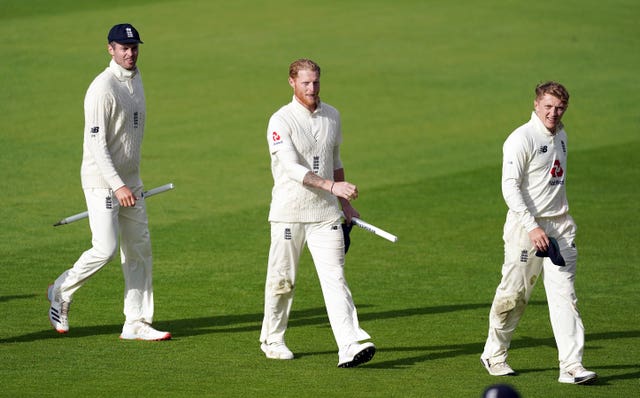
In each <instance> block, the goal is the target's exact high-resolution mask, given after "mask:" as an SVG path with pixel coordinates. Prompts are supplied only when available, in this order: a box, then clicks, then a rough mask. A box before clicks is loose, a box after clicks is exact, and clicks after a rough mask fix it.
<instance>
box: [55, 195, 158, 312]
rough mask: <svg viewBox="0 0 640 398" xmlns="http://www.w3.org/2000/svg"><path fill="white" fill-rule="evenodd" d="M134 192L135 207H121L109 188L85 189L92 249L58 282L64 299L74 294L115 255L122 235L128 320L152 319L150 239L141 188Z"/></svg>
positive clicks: (121, 252)
mask: <svg viewBox="0 0 640 398" xmlns="http://www.w3.org/2000/svg"><path fill="white" fill-rule="evenodd" d="M132 191H133V192H134V193H135V194H136V196H137V197H138V198H140V199H138V200H137V201H136V204H135V206H134V207H121V206H120V204H119V202H118V199H117V198H116V196H115V194H114V193H113V191H112V190H110V189H100V188H91V189H85V190H84V194H85V198H86V201H87V209H88V213H89V225H90V227H91V234H92V240H91V242H92V245H93V247H91V249H89V250H87V251H85V252H84V253H82V255H81V256H80V258H79V259H78V260H77V261H76V263H75V264H74V265H73V267H72V268H70V269H68V270H67V271H65V272H64V273H62V275H60V277H58V279H57V280H56V281H55V285H54V287H55V288H56V289H60V296H61V298H62V300H63V301H69V302H71V301H72V297H73V294H74V293H75V292H76V291H77V290H78V289H79V288H80V287H82V285H83V284H84V283H85V282H86V281H87V280H88V279H89V278H90V277H91V276H92V275H94V274H95V273H96V272H98V271H99V270H100V269H101V268H102V267H104V266H105V265H106V264H107V263H108V262H109V261H111V259H113V257H114V256H115V254H116V250H117V249H118V235H119V236H120V260H121V263H122V272H123V274H124V283H125V289H124V315H125V319H126V322H134V321H144V322H148V323H151V322H152V321H153V284H152V277H151V275H152V258H151V239H150V236H149V227H148V222H147V210H146V205H145V200H144V198H142V187H135V188H133V189H132Z"/></svg>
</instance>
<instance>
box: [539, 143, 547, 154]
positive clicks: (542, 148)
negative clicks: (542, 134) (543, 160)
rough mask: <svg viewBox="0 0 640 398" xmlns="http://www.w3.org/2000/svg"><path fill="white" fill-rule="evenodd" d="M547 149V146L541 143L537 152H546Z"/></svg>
mask: <svg viewBox="0 0 640 398" xmlns="http://www.w3.org/2000/svg"><path fill="white" fill-rule="evenodd" d="M548 150H549V149H548V148H547V146H546V145H543V146H541V147H540V149H538V153H547V151H548Z"/></svg>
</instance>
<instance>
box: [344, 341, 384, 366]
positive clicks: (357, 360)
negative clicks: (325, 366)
mask: <svg viewBox="0 0 640 398" xmlns="http://www.w3.org/2000/svg"><path fill="white" fill-rule="evenodd" d="M375 354H376V347H374V346H371V347H367V348H365V349H364V350H362V351H360V352H359V353H357V354H356V355H354V356H353V359H352V360H351V361H349V362H345V363H340V364H338V367H339V368H355V367H356V366H358V365H362V364H363V363H367V362H369V361H370V360H372V359H373V356H374V355H375Z"/></svg>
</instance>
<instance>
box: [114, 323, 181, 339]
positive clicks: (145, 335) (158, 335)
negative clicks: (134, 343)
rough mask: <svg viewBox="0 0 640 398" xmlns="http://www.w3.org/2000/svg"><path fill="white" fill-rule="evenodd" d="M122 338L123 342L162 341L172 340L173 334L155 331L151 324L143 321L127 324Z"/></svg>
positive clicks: (123, 329)
mask: <svg viewBox="0 0 640 398" xmlns="http://www.w3.org/2000/svg"><path fill="white" fill-rule="evenodd" d="M120 338H121V339H123V340H146V341H160V340H171V333H169V332H161V331H160V330H155V329H154V328H152V327H151V325H150V324H148V323H146V322H142V321H135V322H132V323H125V324H124V326H123V327H122V334H120Z"/></svg>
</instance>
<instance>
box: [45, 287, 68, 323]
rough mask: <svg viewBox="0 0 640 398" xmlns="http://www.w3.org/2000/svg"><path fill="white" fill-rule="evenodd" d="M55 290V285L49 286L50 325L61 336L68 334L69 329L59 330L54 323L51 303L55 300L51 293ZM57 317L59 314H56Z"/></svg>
mask: <svg viewBox="0 0 640 398" xmlns="http://www.w3.org/2000/svg"><path fill="white" fill-rule="evenodd" d="M52 290H53V284H51V285H49V287H48V288H47V300H49V313H48V316H49V323H50V324H51V327H52V328H53V330H55V331H56V332H58V333H60V334H67V333H68V332H69V329H67V330H64V329H58V328H57V327H56V325H55V324H54V323H53V320H51V302H52V301H53V298H52V297H51V291H52ZM55 316H58V315H57V314H55Z"/></svg>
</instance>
